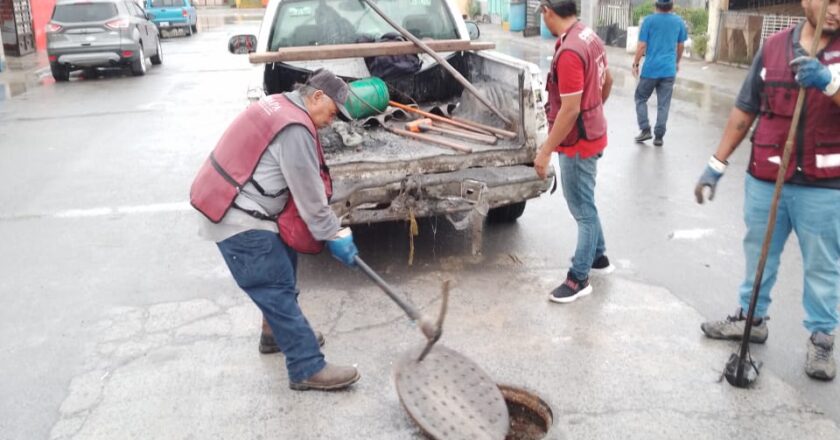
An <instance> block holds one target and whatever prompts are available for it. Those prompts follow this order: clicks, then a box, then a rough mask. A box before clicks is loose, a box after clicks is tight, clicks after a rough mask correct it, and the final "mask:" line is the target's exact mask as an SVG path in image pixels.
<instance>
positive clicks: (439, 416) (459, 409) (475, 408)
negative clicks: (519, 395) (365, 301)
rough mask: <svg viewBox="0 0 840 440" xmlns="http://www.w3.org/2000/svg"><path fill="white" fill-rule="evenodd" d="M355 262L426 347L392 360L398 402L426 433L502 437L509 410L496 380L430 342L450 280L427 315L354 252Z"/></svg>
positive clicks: (437, 331)
mask: <svg viewBox="0 0 840 440" xmlns="http://www.w3.org/2000/svg"><path fill="white" fill-rule="evenodd" d="M354 261H355V262H356V265H357V266H358V267H359V269H361V271H362V272H364V273H365V275H367V276H368V277H369V278H370V279H371V280H373V282H374V283H376V285H378V286H379V287H380V288H381V289H382V290H383V291H384V292H385V293H386V294H387V295H388V296H389V297H390V298H391V299H392V300H393V301H394V302H395V303H397V305H398V306H400V308H401V309H403V311H404V312H405V313H406V315H408V317H409V318H411V320H412V321H414V322H416V323H417V324H418V326H419V327H420V331H422V332H423V335H424V336H425V337H426V340H427V342H426V345H425V347H417V348H416V349H413V350H409V351H408V352H406V353H405V354H404V355H403V356H402V357H401V358H400V359H399V360H398V361H397V362H396V363H395V372H394V382H395V383H396V387H397V394H398V395H399V397H400V402H401V403H402V406H403V408H405V410H406V412H408V414H409V416H410V417H411V419H412V420H414V422H415V423H416V424H417V426H419V427H420V429H421V430H422V431H423V433H425V434H426V435H427V436H429V437H431V438H433V439H437V440H448V439H456V438H457V439H461V438H464V439H466V438H470V439H487V440H504V438H505V436H506V435H507V432H508V429H509V427H510V414H509V413H508V409H507V405H506V404H505V400H504V396H503V395H502V392H501V391H500V390H499V387H498V385H496V383H495V382H494V381H493V380H492V379H491V378H490V376H489V375H488V374H487V373H485V372H484V370H482V369H481V367H479V366H478V364H476V363H475V362H473V361H472V360H470V359H469V358H467V357H466V356H464V355H462V354H461V353H458V352H457V351H455V350H452V349H450V348H447V347H444V346H441V345H438V346H437V347H436V348H435V350H434V351H432V346H434V345H435V343H436V342H437V341H438V340H439V339H440V336H441V334H442V333H443V318H444V316H445V315H446V309H447V303H448V302H449V282H448V281H447V282H445V283H444V284H443V301H442V304H441V311H440V315H439V316H438V318H437V320H432V319H430V318H429V317H427V316H423V315H421V314H420V313H419V312H418V311H417V309H415V308H414V306H412V305H411V304H409V303H408V302H406V301H405V300H403V298H402V297H401V296H400V295H399V294H397V293H396V292H395V291H394V289H392V288H391V286H389V285H388V283H386V282H385V280H383V279H382V277H380V276H379V275H378V274H377V273H376V272H374V271H373V269H371V268H370V266H368V265H367V264H365V262H364V261H362V259H361V258H359V256H358V255H357V256H356V257H355V258H354Z"/></svg>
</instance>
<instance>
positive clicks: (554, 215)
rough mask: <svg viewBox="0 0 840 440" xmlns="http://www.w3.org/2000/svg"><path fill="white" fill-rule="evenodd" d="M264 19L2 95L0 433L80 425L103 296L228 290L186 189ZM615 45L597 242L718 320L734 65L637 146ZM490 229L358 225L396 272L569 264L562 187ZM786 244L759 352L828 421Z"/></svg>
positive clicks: (330, 280) (531, 55)
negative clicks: (713, 164)
mask: <svg viewBox="0 0 840 440" xmlns="http://www.w3.org/2000/svg"><path fill="white" fill-rule="evenodd" d="M258 19H259V17H257V16H254V15H249V13H237V12H224V13H221V12H218V11H217V12H214V13H212V14H211V13H206V14H204V15H203V16H202V17H201V22H200V24H199V26H200V32H199V33H198V34H197V35H196V36H193V37H191V38H188V37H182V36H173V37H172V38H169V39H166V40H164V45H163V49H164V54H165V59H164V63H163V65H162V66H155V67H152V68H150V70H149V73H148V74H147V75H146V76H145V77H131V76H129V75H118V74H111V73H108V74H104V75H103V76H101V77H98V78H92V79H86V78H81V77H74V79H73V80H72V81H70V82H69V83H63V84H56V83H54V82H52V81H51V80H50V79H48V78H46V79H42V80H41V81H39V82H37V83H35V84H34V85H30V86H29V87H28V88H27V89H26V91H25V92H24V93H21V94H19V95H17V96H15V97H13V98H12V99H10V100H7V101H2V102H0V157H2V161H0V176H2V179H3V183H4V185H2V187H0V199H1V200H3V204H2V206H0V243H2V249H3V251H2V252H0V299H2V303H3V307H2V308H0V321H2V322H3V326H2V327H0V346H2V347H3V349H2V351H0V377H2V379H0V394H2V395H3V396H4V399H3V400H2V401H0V414H2V417H0V438H10V439H18V438H20V439H23V438H26V439H31V438H49V437H54V438H59V437H61V436H62V435H65V434H67V435H68V436H72V433H73V432H74V431H72V429H71V428H72V427H71V428H67V427H66V426H64V427H63V428H62V429H70V430H69V431H66V432H64V431H60V430H59V431H56V430H55V429H54V424H55V422H56V420H57V419H58V418H59V417H60V414H61V415H62V417H64V416H66V415H67V414H71V415H73V414H79V415H80V416H79V417H81V419H84V417H86V414H87V413H86V412H85V411H84V408H86V406H85V405H84V400H85V396H86V395H87V394H86V393H85V392H79V389H76V388H77V387H80V386H81V385H79V382H78V381H75V380H74V378H77V376H79V375H80V374H82V373H83V372H85V371H90V370H95V369H96V367H97V366H98V364H97V363H98V362H101V359H100V358H99V357H97V356H91V353H92V352H96V350H99V349H100V348H99V347H100V346H99V345H97V344H100V343H101V341H108V340H116V339H119V338H120V337H121V336H122V335H120V334H119V332H120V331H126V330H125V327H119V326H114V325H111V324H119V323H120V322H118V321H119V320H121V319H124V318H125V316H126V315H121V314H120V313H115V311H120V310H133V309H134V308H144V307H148V306H150V305H154V304H161V303H179V302H188V301H194V300H196V298H210V299H218V298H225V297H226V296H225V295H229V294H231V292H235V287H234V286H232V284H231V283H230V281H229V280H228V279H227V274H226V273H225V269H224V267H223V266H222V265H221V264H220V258H219V256H218V255H217V253H216V252H215V250H213V248H212V245H210V244H208V243H203V242H201V241H199V240H197V237H196V235H195V219H194V215H193V213H192V212H191V209H190V207H189V205H188V203H187V192H188V187H189V182H190V181H191V179H192V177H193V175H194V173H195V170H196V169H197V167H198V165H199V164H200V163H201V161H202V160H203V159H204V157H205V156H206V154H207V153H208V151H209V150H210V149H211V148H212V146H213V145H214V144H215V142H216V140H217V139H218V137H219V135H220V134H221V132H222V131H223V130H224V128H225V127H226V126H227V124H228V122H229V121H230V120H231V119H232V118H233V116H235V115H236V114H237V113H238V112H239V111H240V110H241V109H242V108H243V106H244V105H245V101H244V97H245V91H246V90H245V85H246V83H247V80H248V79H249V76H250V75H251V74H252V69H251V67H250V65H249V64H248V62H247V60H246V59H245V58H244V57H237V56H233V55H230V54H228V53H227V51H226V40H227V37H228V36H229V35H230V34H233V33H237V32H244V31H247V32H256V30H257V27H258V25H259V21H258ZM491 31H492V30H491ZM485 35H488V34H487V33H485ZM489 35H491V36H492V35H495V36H493V38H494V39H496V40H497V41H498V44H499V49H500V50H501V51H503V52H507V53H510V54H512V55H515V56H519V57H522V58H525V59H527V60H529V61H533V62H536V63H538V64H540V65H542V67H543V68H545V67H546V66H547V63H548V61H547V59H546V58H547V57H549V56H550V55H551V43H550V42H544V41H543V42H541V41H540V40H538V39H529V40H527V41H524V42H523V41H521V39H512V40H509V39H507V38H506V37H507V36H505V35H503V34H502V33H501V32H498V31H497V32H496V34H492V32H490V34H489ZM485 38H486V37H485ZM611 54H612V52H611ZM621 59H622V58H621V56H620V55H618V54H617V52H616V57H615V58H613V60H615V61H613V63H614V66H615V67H614V74H615V77H616V87H615V89H614V92H613V97H612V98H611V99H610V101H609V103H608V105H607V117H608V120H609V127H610V128H609V137H610V146H609V148H608V150H607V152H606V155H605V156H604V158H603V160H602V161H601V162H600V164H599V167H600V168H599V180H598V193H597V194H598V204H599V208H600V210H601V218H602V221H603V224H604V228H605V235H606V240H607V247H608V255H609V256H610V258H611V259H612V260H613V261H614V262H615V263H616V264H617V265H618V266H619V268H620V273H621V276H622V277H623V278H625V279H628V280H633V281H635V282H638V283H641V285H643V286H651V289H662V288H664V289H665V291H667V292H670V293H669V294H668V295H673V296H675V297H676V299H677V300H679V301H682V302H684V303H685V304H687V305H689V306H690V307H692V308H693V309H695V310H696V311H697V312H699V315H702V316H704V317H706V318H722V317H723V316H725V315H726V314H728V313H730V312H731V311H732V310H733V309H734V308H735V307H736V302H735V299H736V297H735V295H736V287H737V286H738V284H739V283H740V281H741V280H742V278H743V276H744V274H743V272H744V270H743V264H744V263H743V257H742V252H741V248H740V240H741V237H742V234H743V223H742V221H741V207H742V202H743V180H744V170H745V168H746V160H747V157H748V151H747V148H742V149H741V150H740V151H738V152H737V153H736V154H735V156H734V157H733V159H732V160H731V166H730V169H729V171H728V173H727V175H726V176H725V177H724V179H723V180H722V182H721V184H720V187H719V190H718V195H717V197H716V199H715V201H714V202H712V203H711V204H707V205H704V206H698V205H697V204H696V203H695V202H694V200H693V196H692V190H693V185H694V182H695V179H696V178H697V176H698V175H699V173H700V172H701V171H702V168H703V166H704V164H705V162H706V160H707V158H708V156H709V155H710V154H711V152H712V151H713V150H714V148H715V146H716V143H717V140H718V139H719V136H720V133H721V127H722V126H723V122H724V121H725V117H726V114H727V112H728V109H729V106H730V105H731V102H732V100H733V96H732V91H733V90H737V87H738V84H737V78H738V76H739V74H740V72H742V71H736V70H731V69H720V68H717V67H716V68H715V69H716V70H714V71H717V70H725V72H724V73H721V74H720V76H715V79H714V80H709V81H704V82H701V81H688V80H681V81H680V82H679V83H678V90H677V91H676V93H675V101H674V103H673V104H672V110H671V112H672V113H671V122H670V125H669V132H668V135H667V137H666V145H665V147H664V148H654V147H652V146H650V145H637V144H635V143H633V142H632V137H633V136H634V135H635V132H636V128H635V122H634V121H635V117H634V113H633V102H632V92H633V82H632V78H631V77H630V76H629V71H628V70H627V64H624V65H622V64H621V63H620V62H619V60H621ZM687 64H688V65H687V66H685V67H684V69H685V70H686V72H685V75H686V76H687V77H693V78H698V79H702V78H704V70H703V69H702V65H700V64H691V63H687ZM709 75H712V73H710V74H709ZM709 83H712V85H709ZM486 234H487V235H486V239H485V248H484V253H483V256H482V257H481V258H472V257H469V256H466V255H465V251H466V249H467V244H466V239H465V237H463V236H462V235H461V234H459V233H457V232H456V231H454V230H452V228H451V227H450V226H449V225H448V224H446V222H445V221H434V220H431V221H425V222H422V223H421V235H420V237H418V239H417V242H416V244H417V254H416V256H415V261H416V262H417V265H416V266H415V267H413V268H407V267H406V266H405V264H404V262H405V260H406V258H407V248H408V244H407V240H406V236H407V232H406V228H405V226H404V225H399V224H389V225H378V226H371V227H364V228H358V230H357V231H356V235H357V236H358V242H359V247H360V249H361V251H362V253H363V255H365V256H366V258H368V259H369V260H370V261H369V262H370V263H371V264H373V265H378V266H379V267H387V271H386V273H387V275H388V276H389V277H393V278H394V279H397V280H405V279H409V280H410V279H411V278H412V277H413V276H416V274H417V273H421V274H423V275H425V276H429V277H433V276H434V275H435V274H436V273H438V272H439V271H443V272H452V271H455V272H457V270H458V268H459V267H464V266H466V267H469V268H471V269H470V271H471V272H473V273H476V272H477V273H481V270H482V269H481V266H482V264H484V263H485V262H488V261H498V260H500V259H511V260H515V261H518V262H520V263H521V264H525V265H527V266H528V267H529V268H530V269H532V270H537V272H538V273H543V272H551V273H553V275H552V278H559V279H562V277H563V275H565V270H566V266H567V264H568V258H569V257H570V256H571V254H572V253H573V247H574V242H575V226H574V222H573V221H572V219H571V217H570V215H569V214H568V211H567V209H566V206H565V202H564V201H563V199H562V196H560V194H559V193H557V194H555V195H553V196H544V197H542V198H540V199H538V200H535V201H533V202H531V203H529V205H528V209H526V212H525V214H524V216H523V217H522V218H521V219H520V220H519V221H518V222H517V223H516V224H514V225H506V226H497V227H490V228H488V229H487V231H486ZM796 249H797V246H796V243H795V241H794V242H791V243H790V244H789V245H788V250H787V252H786V253H785V255H784V257H783V259H782V269H781V274H780V277H779V282H778V284H777V286H776V288H775V290H774V303H773V307H772V308H771V316H772V320H771V321H770V333H771V338H770V340H769V341H768V343H767V345H766V346H757V347H755V349H754V351H753V353H754V354H755V355H756V356H757V357H759V358H760V359H762V360H763V361H764V362H765V367H764V368H765V369H766V370H768V371H771V372H772V373H773V374H775V375H777V376H778V377H779V378H780V379H781V380H782V381H784V382H786V383H787V384H788V385H789V386H790V387H792V388H793V389H794V390H796V393H798V394H799V395H801V396H802V398H803V399H804V400H805V401H808V402H811V403H812V404H813V405H815V407H816V408H818V410H817V412H818V413H824V414H825V415H826V416H828V417H829V418H830V419H832V420H834V422H840V406H838V405H837V404H836V402H837V401H838V398H840V388H838V386H839V385H838V384H837V383H836V382H835V383H830V384H824V383H818V382H814V381H811V380H809V379H808V378H807V377H806V376H805V375H804V373H803V371H802V366H803V362H804V358H805V341H806V338H807V334H806V332H805V330H804V329H803V328H802V325H801V320H802V314H803V312H802V307H801V305H800V301H801V279H802V271H801V267H800V261H799V257H798V255H797V252H796ZM327 258H328V257H323V258H321V257H319V258H317V259H308V260H306V262H305V263H304V264H303V267H302V268H301V279H304V280H308V281H306V287H307V288H309V289H317V288H318V287H319V286H320V285H321V283H323V284H324V285H326V286H329V287H330V288H336V285H340V284H341V283H342V280H343V279H344V278H343V277H344V276H346V275H345V274H344V273H343V272H342V271H341V270H340V269H339V268H335V267H334V266H330V269H324V267H325V266H324V263H325V262H326V261H327ZM502 267H507V269H505V270H510V273H509V274H505V273H495V274H493V276H495V277H501V278H505V277H506V276H508V275H509V276H510V277H515V276H516V274H517V272H518V271H519V270H520V269H517V266H502ZM207 268H214V270H215V271H216V272H214V273H207ZM494 268H496V269H497V266H494ZM494 270H495V269H494ZM540 271H542V272H540ZM488 276H489V274H488ZM543 284H544V283H541V282H539V280H533V284H531V282H530V281H528V280H525V281H524V282H523V284H520V285H519V288H522V289H545V287H544V286H543ZM653 286H656V287H653ZM515 287H516V286H510V285H509V284H508V285H505V286H504V287H503V288H507V289H509V288H515ZM596 287H597V286H596ZM491 293H492V292H491ZM506 293H510V292H506ZM545 293H546V294H547V293H548V292H547V291H546V292H545ZM613 293H615V292H613ZM597 294H598V292H597V291H596V293H595V295H597ZM187 304H189V303H187ZM571 307H574V305H572V306H571ZM190 310H191V309H190V307H189V306H188V305H187V306H184V307H183V308H179V309H175V310H172V311H167V312H166V313H173V314H179V315H187V316H189V315H190V313H191V312H190ZM247 316H252V315H247ZM357 318H358V319H364V316H358V317H357ZM109 320H110V321H109ZM115 320H116V321H115ZM112 321H115V322H112ZM126 322H128V323H132V322H134V321H132V320H131V319H127V320H126ZM103 323H104V324H103ZM256 324H257V323H256V322H254V328H255V327H256ZM591 324H592V328H591V329H590V330H589V331H590V332H595V333H597V332H598V329H599V328H598V325H597V316H593V322H592V323H591ZM623 325H624V326H625V327H624V328H622V329H621V330H622V331H624V332H634V331H636V330H637V329H647V328H659V327H657V326H656V323H651V322H646V320H645V319H644V318H641V319H638V320H637V321H629V322H625V323H624V324H623ZM666 328H667V327H666ZM677 328H679V330H678V331H680V332H684V334H679V335H674V336H675V338H677V339H680V338H681V337H686V336H687V337H690V338H692V339H693V338H695V337H696V335H695V334H694V333H691V332H697V334H699V321H698V322H692V323H686V325H685V326H679V327H674V329H675V330H674V331H677V330H676V329H677ZM692 328H693V329H695V330H691V329H692ZM686 329H688V330H686ZM666 331H667V330H666ZM115 332H116V333H115ZM685 332H687V333H685ZM639 343H640V344H644V341H639ZM135 348H136V347H135ZM112 349H113V348H112ZM724 361H725V358H721V359H720V364H721V367H722V366H723V363H724ZM149 385H150V386H153V384H149ZM81 389H82V390H86V389H87V388H81ZM616 391H617V392H621V390H620V389H618V390H616ZM68 395H69V396H71V397H73V398H72V399H68ZM74 399H75V400H74ZM79 400H81V401H82V402H81V403H80V402H79ZM73 408H81V409H79V410H78V412H77V413H76V412H74V409H73ZM82 424H83V423H82Z"/></svg>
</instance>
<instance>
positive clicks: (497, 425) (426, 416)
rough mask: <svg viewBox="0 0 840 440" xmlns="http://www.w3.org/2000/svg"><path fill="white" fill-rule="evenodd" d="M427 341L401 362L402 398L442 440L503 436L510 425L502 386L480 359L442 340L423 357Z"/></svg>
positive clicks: (413, 415) (398, 372)
mask: <svg viewBox="0 0 840 440" xmlns="http://www.w3.org/2000/svg"><path fill="white" fill-rule="evenodd" d="M421 351H422V347H420V348H417V349H415V350H409V351H408V352H407V353H405V354H404V355H403V357H402V358H401V359H400V360H399V361H398V362H397V369H396V375H395V381H396V386H397V393H398V394H399V396H400V401H401V402H402V404H403V406H404V407H405V409H406V411H408V414H409V415H410V416H411V418H412V419H414V421H415V422H416V423H417V425H418V426H419V427H420V429H421V430H423V431H424V432H425V433H426V434H427V435H429V436H430V437H432V438H435V439H439V440H444V439H446V440H458V439H471V440H484V439H488V440H489V439H497V440H503V439H504V438H505V436H506V435H507V433H508V429H509V427H510V419H509V416H508V409H507V406H506V405H505V400H504V397H503V396H502V392H501V391H500V390H499V388H498V386H497V385H496V384H495V383H494V382H493V380H491V379H490V377H489V376H488V375H487V373H485V372H484V370H482V369H481V367H479V366H478V365H477V364H476V363H475V362H473V361H471V360H470V359H468V358H467V357H465V356H463V355H462V354H460V353H458V352H456V351H454V350H451V349H449V348H446V347H445V346H442V345H440V344H437V345H435V346H434V348H433V349H432V351H431V352H430V353H429V354H428V355H427V356H426V358H425V359H423V361H422V362H417V357H418V356H419V354H420V352H421Z"/></svg>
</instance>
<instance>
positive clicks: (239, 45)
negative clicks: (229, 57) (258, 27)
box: [228, 34, 257, 55]
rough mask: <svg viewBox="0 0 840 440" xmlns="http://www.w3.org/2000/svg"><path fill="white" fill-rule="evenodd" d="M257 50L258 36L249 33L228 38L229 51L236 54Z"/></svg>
mask: <svg viewBox="0 0 840 440" xmlns="http://www.w3.org/2000/svg"><path fill="white" fill-rule="evenodd" d="M256 50H257V37H255V36H253V35H249V34H242V35H234V36H232V37H230V40H228V52H230V53H232V54H234V55H241V54H249V53H253V52H255V51H256Z"/></svg>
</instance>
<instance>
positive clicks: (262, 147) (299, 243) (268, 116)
mask: <svg viewBox="0 0 840 440" xmlns="http://www.w3.org/2000/svg"><path fill="white" fill-rule="evenodd" d="M291 124H300V125H303V126H304V127H306V129H307V130H309V133H310V134H312V137H314V138H315V145H316V146H317V149H318V162H319V164H320V166H321V170H320V174H321V180H322V181H323V182H324V189H325V190H326V194H327V199H329V198H330V197H332V180H331V179H330V172H329V168H327V166H326V163H325V161H324V150H323V148H322V147H321V141H320V140H319V139H318V132H317V131H316V129H315V124H314V123H313V122H312V119H311V118H310V117H309V114H308V113H306V112H305V111H303V110H301V109H300V108H299V107H298V106H296V105H295V104H293V103H292V102H291V101H289V99H288V98H286V97H285V96H283V95H271V96H266V97H264V98H262V99H260V100H259V101H257V102H255V103H253V104H251V105H250V106H248V108H247V109H245V111H244V112H242V113H241V114H240V115H239V116H237V117H236V119H235V120H234V121H233V123H232V124H231V125H230V127H228V129H227V130H226V131H225V133H224V134H223V135H222V138H221V139H219V143H218V144H216V148H215V149H213V152H212V153H210V157H208V158H207V160H206V161H204V164H203V165H202V166H201V169H199V170H198V175H197V176H196V177H195V180H193V183H192V187H191V188H190V203H191V204H192V205H193V207H195V209H197V210H199V211H200V212H201V213H202V214H204V216H205V217H207V218H208V219H210V221H212V222H213V223H218V222H220V221H221V220H222V218H223V217H224V216H225V214H226V213H227V212H228V210H230V208H231V207H234V200H236V196H237V195H239V192H240V191H241V190H242V187H244V186H245V184H246V183H248V182H251V183H253V184H254V186H255V187H256V188H257V190H258V191H260V193H262V194H263V195H266V196H273V197H278V196H280V195H281V194H283V192H285V191H286V190H284V191H282V192H281V193H280V194H274V195H269V194H265V193H264V192H263V190H262V188H261V187H260V186H259V184H258V183H257V182H255V181H254V180H253V179H252V178H253V176H254V170H256V168H257V165H258V164H259V162H260V158H262V156H263V154H264V153H265V151H266V150H267V149H268V146H269V144H270V143H271V141H272V140H273V139H274V137H275V136H277V133H280V132H281V131H282V130H283V129H284V128H286V127H287V126H289V125H291ZM245 212H247V213H249V214H251V215H253V216H254V217H257V218H261V219H265V220H274V221H276V222H277V228H278V230H279V231H280V237H281V238H282V239H283V242H285V243H286V244H287V245H289V246H290V247H291V248H292V249H294V250H296V251H298V252H303V253H308V254H317V253H318V252H321V250H322V249H323V248H324V243H323V242H321V241H318V240H316V239H315V238H314V237H313V236H312V233H311V232H310V231H309V227H308V226H307V225H306V223H305V222H304V221H303V219H302V218H301V216H300V213H299V212H298V209H297V205H295V202H294V197H293V194H291V193H289V198H288V200H287V202H286V206H285V207H283V210H282V211H281V212H280V214H278V215H276V216H273V217H269V216H265V215H262V214H261V213H257V212H251V211H245Z"/></svg>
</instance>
